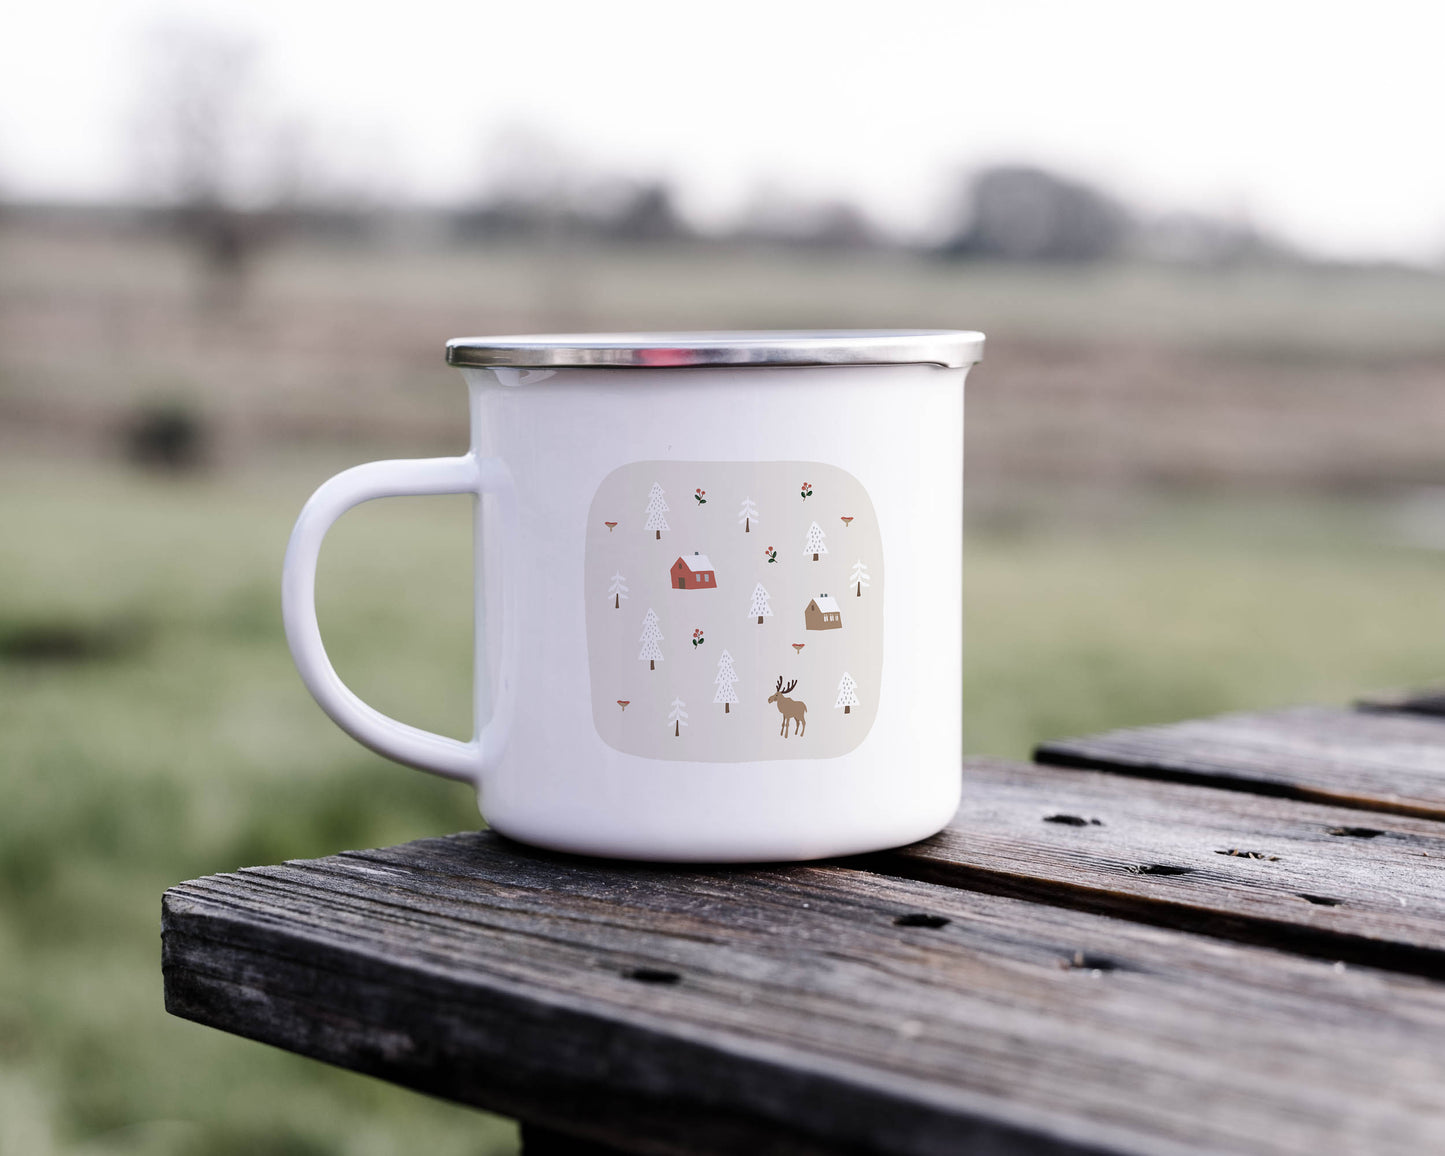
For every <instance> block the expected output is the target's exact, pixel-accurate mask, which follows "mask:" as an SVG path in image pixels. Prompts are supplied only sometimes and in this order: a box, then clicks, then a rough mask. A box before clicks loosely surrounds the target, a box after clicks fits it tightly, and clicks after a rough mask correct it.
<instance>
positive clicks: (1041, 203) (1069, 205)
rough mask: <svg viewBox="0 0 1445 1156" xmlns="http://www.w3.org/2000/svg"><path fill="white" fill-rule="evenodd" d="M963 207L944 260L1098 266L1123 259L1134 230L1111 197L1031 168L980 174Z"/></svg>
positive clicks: (1127, 215)
mask: <svg viewBox="0 0 1445 1156" xmlns="http://www.w3.org/2000/svg"><path fill="white" fill-rule="evenodd" d="M963 202H964V211H963V214H962V216H963V220H962V222H961V225H960V227H959V229H958V230H957V232H956V233H955V234H954V235H953V236H952V237H951V238H949V239H948V240H947V241H946V242H945V243H944V244H943V246H942V250H941V251H942V252H943V253H945V254H948V255H950V256H957V257H984V258H992V259H995V260H1001V261H1037V262H1054V261H1059V262H1087V261H1104V260H1108V259H1110V258H1117V257H1119V256H1121V255H1122V254H1123V253H1124V251H1125V247H1126V245H1127V244H1128V243H1129V241H1130V239H1131V237H1132V236H1133V234H1134V231H1135V229H1136V228H1137V225H1136V222H1135V220H1134V218H1133V215H1132V214H1131V213H1130V212H1129V211H1128V210H1127V209H1126V208H1124V206H1123V205H1122V204H1120V203H1119V202H1118V201H1116V200H1115V199H1114V198H1113V197H1110V196H1108V195H1106V194H1104V193H1103V192H1101V191H1099V190H1098V189H1095V188H1093V187H1091V186H1090V185H1087V184H1085V183H1084V182H1082V181H1076V180H1069V179H1066V178H1064V177H1061V176H1058V175H1057V174H1055V173H1051V172H1048V171H1046V170H1044V169H1041V168H1036V167H1033V166H1030V165H1002V166H999V167H997V168H988V169H984V170H983V171H982V172H980V173H978V174H977V175H975V176H974V177H972V178H971V179H970V182H969V187H968V190H967V193H966V196H965V197H964V198H963Z"/></svg>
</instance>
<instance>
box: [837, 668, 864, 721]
mask: <svg viewBox="0 0 1445 1156" xmlns="http://www.w3.org/2000/svg"><path fill="white" fill-rule="evenodd" d="M859 705H861V704H860V703H859V702H858V684H857V683H856V682H854V681H853V676H852V675H851V674H849V673H848V672H847V671H846V670H845V671H844V672H843V677H842V678H841V679H839V681H838V701H837V702H835V703H834V704H833V709H834V710H837V709H838V708H839V707H840V706H841V707H842V708H843V713H844V714H849V713H851V712H852V710H853V708H854V707H855V706H859Z"/></svg>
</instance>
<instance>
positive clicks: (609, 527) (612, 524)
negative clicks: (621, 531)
mask: <svg viewBox="0 0 1445 1156" xmlns="http://www.w3.org/2000/svg"><path fill="white" fill-rule="evenodd" d="M602 524H603V525H604V526H606V527H607V532H608V533H609V534H610V533H612V531H613V530H614V529H615V528H616V526H617V523H616V522H603V523H602Z"/></svg>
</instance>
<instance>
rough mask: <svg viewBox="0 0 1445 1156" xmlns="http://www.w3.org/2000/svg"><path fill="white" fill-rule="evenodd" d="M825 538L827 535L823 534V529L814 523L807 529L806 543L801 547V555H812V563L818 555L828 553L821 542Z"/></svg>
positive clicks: (825, 546)
mask: <svg viewBox="0 0 1445 1156" xmlns="http://www.w3.org/2000/svg"><path fill="white" fill-rule="evenodd" d="M825 537H827V535H826V534H824V533H823V527H822V526H820V525H818V523H817V522H814V523H813V524H812V525H811V526H809V527H808V542H807V544H806V545H805V546H804V547H803V553H804V554H811V555H813V561H814V562H816V561H817V560H818V555H819V554H826V553H827V552H828V547H827V545H826V544H825V543H824V542H823V539H824V538H825Z"/></svg>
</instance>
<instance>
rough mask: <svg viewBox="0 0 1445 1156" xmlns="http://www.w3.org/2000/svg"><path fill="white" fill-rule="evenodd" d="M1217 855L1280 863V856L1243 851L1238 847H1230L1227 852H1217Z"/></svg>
mask: <svg viewBox="0 0 1445 1156" xmlns="http://www.w3.org/2000/svg"><path fill="white" fill-rule="evenodd" d="M1215 854H1216V855H1233V856H1234V857H1235V858H1236V859H1263V860H1264V861H1265V862H1266V863H1278V862H1279V856H1278V855H1271V854H1270V853H1269V852H1268V851H1241V850H1240V849H1239V848H1238V847H1230V848H1229V849H1228V850H1225V851H1216V852H1215Z"/></svg>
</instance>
